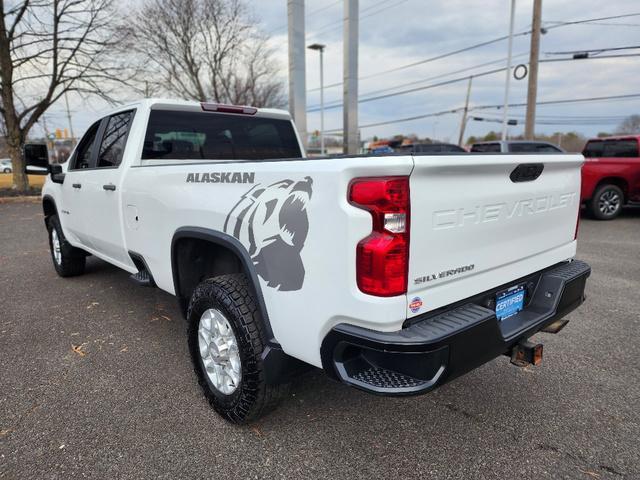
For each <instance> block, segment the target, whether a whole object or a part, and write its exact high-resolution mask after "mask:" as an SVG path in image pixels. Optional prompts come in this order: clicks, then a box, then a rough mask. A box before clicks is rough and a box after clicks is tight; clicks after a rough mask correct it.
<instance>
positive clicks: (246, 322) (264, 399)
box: [187, 274, 288, 424]
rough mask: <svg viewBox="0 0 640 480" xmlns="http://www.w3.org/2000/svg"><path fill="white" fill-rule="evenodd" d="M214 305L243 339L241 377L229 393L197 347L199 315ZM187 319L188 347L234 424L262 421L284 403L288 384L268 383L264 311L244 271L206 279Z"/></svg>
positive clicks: (202, 379) (207, 390) (208, 389)
mask: <svg viewBox="0 0 640 480" xmlns="http://www.w3.org/2000/svg"><path fill="white" fill-rule="evenodd" d="M211 308H213V309H217V310H218V311H220V312H221V313H222V314H223V315H224V316H225V317H226V319H227V321H228V322H229V324H230V325H231V328H232V330H233V332H234V334H235V337H236V341H237V343H238V350H239V353H240V363H241V372H242V374H241V380H240V383H239V385H238V386H237V388H236V390H235V391H233V392H232V393H231V394H229V395H226V394H224V393H222V392H221V391H220V390H218V389H217V388H216V387H215V386H214V385H213V384H212V382H211V381H210V380H209V377H208V375H207V373H206V371H205V368H204V363H203V360H202V357H201V355H200V350H199V346H198V326H199V322H200V318H201V316H202V314H203V313H204V312H205V311H206V310H208V309H211ZM187 319H188V322H189V350H190V351H191V358H192V360H193V366H194V370H195V372H196V375H197V376H198V383H199V384H200V386H201V387H202V390H203V392H204V394H205V396H206V397H207V399H208V400H209V403H210V404H211V406H212V407H213V409H214V410H215V411H216V412H218V413H219V414H220V415H221V416H222V417H223V418H224V419H226V420H228V421H229V422H232V423H236V424H244V423H250V422H252V421H254V420H257V419H258V418H260V417H261V416H263V415H265V414H266V413H268V412H269V411H271V410H273V409H274V408H275V407H276V406H277V405H278V404H279V403H280V401H281V399H282V398H283V397H284V396H285V395H286V393H287V391H288V385H286V384H279V385H268V384H267V383H266V382H265V372H264V364H263V362H262V352H263V350H264V348H265V346H266V341H267V339H266V336H265V333H264V327H263V323H262V316H261V314H260V310H259V309H258V307H257V305H256V302H255V300H254V298H253V295H252V293H251V288H250V285H249V282H248V280H247V278H246V276H245V275H244V274H231V275H220V276H218V277H215V278H210V279H208V280H204V281H203V282H201V283H200V284H199V285H198V286H197V287H196V289H195V291H194V292H193V295H192V296H191V301H190V302H189V307H188V310H187Z"/></svg>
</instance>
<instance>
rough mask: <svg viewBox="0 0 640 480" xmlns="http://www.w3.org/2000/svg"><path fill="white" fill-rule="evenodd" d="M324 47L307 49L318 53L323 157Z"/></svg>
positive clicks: (316, 46)
mask: <svg viewBox="0 0 640 480" xmlns="http://www.w3.org/2000/svg"><path fill="white" fill-rule="evenodd" d="M325 47H326V45H322V44H321V43H314V44H312V45H309V46H308V47H307V48H308V49H310V50H317V51H318V52H320V155H324V63H323V56H324V49H325Z"/></svg>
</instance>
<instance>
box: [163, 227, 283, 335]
mask: <svg viewBox="0 0 640 480" xmlns="http://www.w3.org/2000/svg"><path fill="white" fill-rule="evenodd" d="M184 238H196V239H198V240H205V241H208V242H211V243H215V244H216V245H220V246H221V247H225V248H227V249H228V250H230V251H231V252H232V253H233V254H234V255H235V256H236V257H237V258H238V259H239V260H240V264H241V265H242V270H243V271H244V273H245V275H247V277H248V278H249V280H250V284H251V286H252V288H253V293H254V295H255V298H256V300H257V303H258V308H259V309H260V314H261V315H262V320H263V324H264V325H263V326H264V329H265V334H266V337H267V340H268V343H269V344H270V345H273V346H275V347H279V345H278V343H277V341H276V340H275V338H274V335H273V330H272V329H271V321H270V320H269V313H268V312H267V305H266V303H265V301H264V296H263V295H262V288H261V287H260V280H259V279H258V274H257V273H256V270H255V267H254V266H253V262H252V261H251V256H250V255H249V252H248V251H247V249H246V248H245V247H244V245H242V243H240V241H239V240H238V239H237V238H235V237H232V236H231V235H228V234H226V233H223V232H219V231H217V230H211V229H208V228H202V227H180V228H178V229H177V230H176V231H175V233H174V234H173V238H172V239H171V273H172V276H173V287H174V289H175V292H176V296H177V297H178V298H181V297H180V278H179V275H178V265H177V255H176V250H175V247H176V243H177V242H178V241H180V240H182V239H184Z"/></svg>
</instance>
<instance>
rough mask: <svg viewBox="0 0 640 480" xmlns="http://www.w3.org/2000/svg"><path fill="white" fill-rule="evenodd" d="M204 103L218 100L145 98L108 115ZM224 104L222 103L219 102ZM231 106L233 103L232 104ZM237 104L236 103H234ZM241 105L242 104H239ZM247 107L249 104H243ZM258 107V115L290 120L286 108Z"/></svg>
mask: <svg viewBox="0 0 640 480" xmlns="http://www.w3.org/2000/svg"><path fill="white" fill-rule="evenodd" d="M202 103H211V104H214V103H216V102H196V101H190V100H179V99H172V98H143V99H140V100H137V101H134V102H130V103H127V104H125V105H121V106H119V107H117V108H114V109H113V110H112V111H110V112H108V115H113V114H114V113H118V112H121V111H124V110H130V109H131V108H135V107H145V108H149V109H151V110H155V109H165V110H183V111H184V110H187V111H189V110H191V111H197V112H202V111H203V109H202ZM219 105H222V104H219ZM230 106H231V105H230ZM234 106H235V105H234ZM237 106H240V105H237ZM242 106H243V107H246V106H248V105H242ZM251 108H256V110H257V112H256V113H255V115H254V116H257V117H268V118H279V119H282V120H290V119H291V115H290V114H289V112H288V111H286V110H281V109H277V108H257V107H251Z"/></svg>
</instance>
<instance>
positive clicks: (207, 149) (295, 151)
mask: <svg viewBox="0 0 640 480" xmlns="http://www.w3.org/2000/svg"><path fill="white" fill-rule="evenodd" d="M301 156H302V155H301V152H300V147H299V145H298V139H297V138H296V134H295V131H294V129H293V125H292V123H291V122H290V121H289V120H279V119H273V118H263V117H250V116H243V115H237V116H235V115H221V114H215V113H208V112H180V111H171V110H152V111H151V115H150V116H149V125H148V126H147V133H146V135H145V139H144V148H143V150H142V159H143V160H150V159H154V160H158V159H172V160H199V159H205V160H236V159H237V160H266V159H273V158H300V157H301Z"/></svg>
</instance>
